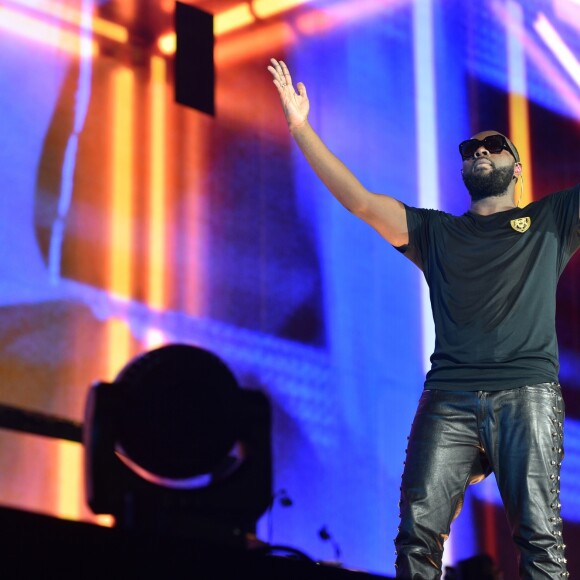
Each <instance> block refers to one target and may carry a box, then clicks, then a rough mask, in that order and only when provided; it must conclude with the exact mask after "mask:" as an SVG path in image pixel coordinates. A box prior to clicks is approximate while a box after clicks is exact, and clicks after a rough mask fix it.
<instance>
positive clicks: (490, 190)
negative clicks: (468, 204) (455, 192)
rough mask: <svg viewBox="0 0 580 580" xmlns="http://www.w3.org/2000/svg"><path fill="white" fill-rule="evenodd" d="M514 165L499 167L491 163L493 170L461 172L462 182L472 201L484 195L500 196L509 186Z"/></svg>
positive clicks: (484, 196) (482, 197)
mask: <svg viewBox="0 0 580 580" xmlns="http://www.w3.org/2000/svg"><path fill="white" fill-rule="evenodd" d="M514 166H515V164H514V165H512V166H510V167H500V168H499V169H498V168H497V167H496V166H495V165H494V164H493V163H492V167H493V170H492V171H490V172H487V173H483V172H481V173H475V174H474V173H472V172H471V173H463V183H465V187H467V190H468V191H469V195H471V199H472V200H473V201H479V200H480V199H485V198H486V197H500V196H502V195H503V194H504V193H505V192H506V191H507V188H508V187H509V184H510V183H511V180H512V179H513V177H514Z"/></svg>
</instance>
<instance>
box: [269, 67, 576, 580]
mask: <svg viewBox="0 0 580 580" xmlns="http://www.w3.org/2000/svg"><path fill="white" fill-rule="evenodd" d="M268 70H269V71H270V73H271V74H272V76H273V79H274V84H275V85H276V88H277V89H278V93H279V95H280V100H281V103H282V108H283V110H284V114H285V115H286V120H287V122H288V126H289V129H290V132H291V134H292V136H293V138H294V140H295V141H296V143H297V145H298V147H299V148H300V149H301V151H302V153H303V154H304V156H305V158H306V159H307V161H308V162H309V163H310V165H311V166H312V168H313V169H314V171H315V172H316V174H317V175H318V177H319V178H320V179H321V180H322V182H323V183H324V184H325V185H326V187H327V188H328V189H329V190H330V192H331V193H332V194H333V195H334V196H335V197H336V199H337V200H338V201H339V202H340V203H341V204H342V205H344V207H346V208H347V209H348V210H349V211H351V212H352V213H354V214H355V215H356V216H358V217H360V218H361V219H362V220H364V221H365V222H366V223H368V224H369V225H371V226H372V227H373V228H374V229H375V230H376V231H377V232H378V233H379V234H380V235H381V236H382V237H383V238H385V239H386V240H387V241H388V242H389V243H390V244H392V245H393V246H394V247H395V248H396V249H397V250H398V251H400V252H401V253H402V254H403V255H404V256H406V257H407V258H409V259H410V260H412V261H413V262H414V263H415V264H416V265H417V266H418V267H419V268H420V269H421V270H422V272H423V274H424V276H425V279H426V281H427V284H428V285H429V292H430V299H431V307H432V311H433V318H434V321H435V333H436V340H435V349H434V352H433V355H432V357H431V363H432V364H431V369H430V371H429V372H428V373H427V377H426V380H425V389H424V391H423V394H422V396H421V399H420V402H419V406H418V409H417V412H416V415H415V419H414V421H413V425H412V428H411V434H410V437H409V445H408V450H407V459H406V462H405V469H404V473H403V477H402V486H401V502H400V510H401V514H400V517H401V522H400V527H399V532H398V534H397V537H396V539H395V545H396V550H397V559H396V569H397V578H405V579H418V580H429V579H432V578H440V577H441V574H442V555H443V543H444V541H445V539H446V538H447V537H448V535H449V530H450V526H451V522H452V521H453V519H454V518H455V517H457V515H458V514H459V511H460V510H461V506H462V503H463V497H464V494H465V490H466V488H467V486H468V485H470V484H472V483H475V482H477V481H480V480H482V479H483V478H485V477H486V476H487V475H489V474H490V473H491V472H492V471H493V472H494V474H495V477H496V479H497V483H498V486H499V489H500V492H501V496H502V499H503V502H504V507H505V510H506V513H507V517H508V520H509V524H510V527H511V530H512V535H513V538H514V541H515V543H516V546H517V548H518V550H519V554H520V576H521V578H526V579H540V578H543V579H550V580H554V579H555V578H561V577H567V576H568V572H567V570H566V558H565V554H564V543H563V539H562V518H561V517H560V496H559V493H560V465H561V462H562V458H563V422H564V401H563V400H562V394H561V390H560V385H559V382H558V372H559V363H558V347H557V340H556V326H555V313H556V286H557V282H558V279H559V277H560V275H561V273H562V271H563V270H564V267H565V266H566V264H567V263H568V261H569V260H570V258H571V257H572V255H573V254H574V252H575V251H576V250H577V249H578V247H579V246H580V202H579V200H580V186H576V187H574V188H571V189H568V190H565V191H559V192H556V193H553V194H551V195H549V196H547V197H544V198H543V199H541V200H538V201H534V202H532V203H531V204H529V205H528V206H526V207H524V208H520V207H518V204H516V202H515V196H516V184H518V185H519V187H521V186H522V179H523V177H522V165H521V163H520V159H519V155H518V152H517V149H516V148H515V146H514V145H513V144H512V143H511V141H510V140H509V139H507V138H506V137H505V136H504V135H502V134H500V133H498V132H497V131H484V132H482V133H478V134H477V135H475V136H474V137H473V138H471V139H468V140H466V141H463V142H462V143H461V144H460V145H459V152H460V155H461V160H462V174H463V181H464V183H465V186H466V188H467V190H468V191H469V194H470V196H471V205H470V209H469V211H468V212H466V213H465V214H464V215H462V216H454V215H450V214H447V213H444V212H441V211H436V210H431V209H417V208H413V207H409V206H407V205H405V204H403V203H402V202H400V201H398V200H396V199H394V198H392V197H390V196H388V195H383V194H375V193H372V192H370V191H368V190H367V189H366V188H365V187H364V186H363V185H362V184H361V183H360V182H359V181H358V180H357V179H356V177H355V176H354V175H353V174H352V173H351V172H350V171H349V169H348V168H347V167H346V166H345V165H344V164H343V163H342V162H341V161H340V160H339V159H337V158H336V157H335V156H334V155H333V154H332V153H331V152H330V151H329V149H328V148H327V147H326V145H325V144H324V143H323V142H322V141H321V139H320V138H319V136H318V135H317V134H316V133H315V132H314V130H313V129H312V127H311V126H310V124H309V123H308V112H309V102H308V97H307V94H306V88H305V86H304V84H303V83H298V84H297V89H298V92H296V91H295V90H294V87H293V85H292V78H291V76H290V73H289V71H288V68H287V67H286V65H285V64H284V63H283V62H278V61H276V60H274V59H272V61H271V66H269V67H268Z"/></svg>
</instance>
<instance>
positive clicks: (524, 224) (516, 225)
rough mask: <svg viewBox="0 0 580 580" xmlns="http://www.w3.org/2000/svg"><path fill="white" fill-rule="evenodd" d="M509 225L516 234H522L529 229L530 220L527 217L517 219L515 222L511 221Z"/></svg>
mask: <svg viewBox="0 0 580 580" xmlns="http://www.w3.org/2000/svg"><path fill="white" fill-rule="evenodd" d="M510 224H511V226H512V228H513V229H514V230H516V232H519V233H520V234H523V233H524V232H527V231H528V230H529V229H530V226H531V225H532V220H531V219H530V218H529V217H523V218H518V219H517V220H511V221H510Z"/></svg>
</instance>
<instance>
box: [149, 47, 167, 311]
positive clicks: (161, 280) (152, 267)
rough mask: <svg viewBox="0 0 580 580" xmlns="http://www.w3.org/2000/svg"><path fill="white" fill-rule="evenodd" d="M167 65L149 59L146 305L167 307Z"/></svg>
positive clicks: (154, 59)
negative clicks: (149, 128) (147, 271)
mask: <svg viewBox="0 0 580 580" xmlns="http://www.w3.org/2000/svg"><path fill="white" fill-rule="evenodd" d="M166 76H167V74H166V64H165V59H163V58H161V57H159V56H153V57H152V58H151V117H150V119H151V137H150V148H151V150H150V154H151V163H150V166H151V175H150V183H149V251H148V256H149V259H148V261H149V275H148V276H149V279H148V303H149V305H150V306H152V307H153V308H158V309H162V308H164V307H165V306H166V299H167V297H166V295H165V268H166V263H165V262H166V260H165V254H166V242H165V239H166V235H167V234H166V222H167V217H166V211H165V207H166V194H165V189H166V162H165V151H166V149H167V147H166V125H167V123H166V119H165V114H166V107H167V104H166V86H167V83H166Z"/></svg>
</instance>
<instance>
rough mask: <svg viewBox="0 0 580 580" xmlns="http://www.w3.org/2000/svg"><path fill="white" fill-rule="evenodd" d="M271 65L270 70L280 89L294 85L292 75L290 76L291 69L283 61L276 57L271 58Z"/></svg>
mask: <svg viewBox="0 0 580 580" xmlns="http://www.w3.org/2000/svg"><path fill="white" fill-rule="evenodd" d="M270 62H271V63H272V65H271V66H269V67H268V70H269V71H270V72H271V73H272V76H273V77H274V84H275V85H276V87H277V88H278V90H279V91H283V90H284V89H285V88H286V87H292V77H291V76H290V71H289V70H288V67H287V66H286V64H285V63H284V62H283V61H277V60H276V59H275V58H271V59H270Z"/></svg>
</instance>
